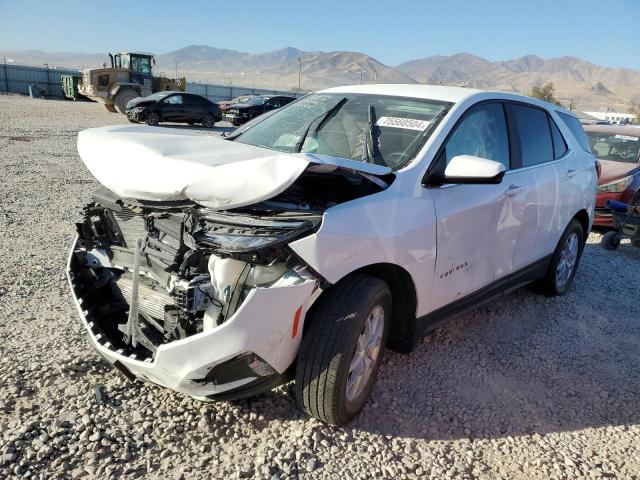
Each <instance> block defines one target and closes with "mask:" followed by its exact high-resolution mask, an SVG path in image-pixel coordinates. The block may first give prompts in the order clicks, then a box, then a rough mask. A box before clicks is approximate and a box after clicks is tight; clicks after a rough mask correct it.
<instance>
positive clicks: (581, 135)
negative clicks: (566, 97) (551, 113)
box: [556, 112, 591, 153]
mask: <svg viewBox="0 0 640 480" xmlns="http://www.w3.org/2000/svg"><path fill="white" fill-rule="evenodd" d="M556 113H557V114H558V116H559V117H560V120H562V123H564V124H565V125H566V126H567V128H568V129H569V130H571V133H572V134H573V136H574V137H576V140H577V141H578V143H579V144H580V147H582V149H583V150H584V151H585V152H589V153H591V146H590V145H589V139H588V138H587V134H586V133H585V131H584V128H582V124H581V123H580V120H578V119H577V118H576V117H574V116H573V115H567V114H566V113H562V112H556Z"/></svg>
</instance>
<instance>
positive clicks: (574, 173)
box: [567, 168, 578, 178]
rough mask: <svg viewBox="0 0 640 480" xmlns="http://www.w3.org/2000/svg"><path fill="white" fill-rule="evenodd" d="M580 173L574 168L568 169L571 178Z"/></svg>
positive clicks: (568, 175)
mask: <svg viewBox="0 0 640 480" xmlns="http://www.w3.org/2000/svg"><path fill="white" fill-rule="evenodd" d="M577 174H578V171H577V170H574V169H573V168H570V169H569V170H567V177H569V178H571V177H575V176H576V175H577Z"/></svg>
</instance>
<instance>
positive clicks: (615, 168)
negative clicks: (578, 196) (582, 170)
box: [584, 125, 640, 227]
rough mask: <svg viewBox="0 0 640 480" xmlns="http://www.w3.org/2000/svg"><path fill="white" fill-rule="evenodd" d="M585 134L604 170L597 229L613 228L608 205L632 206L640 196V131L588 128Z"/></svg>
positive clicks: (597, 200) (599, 191)
mask: <svg viewBox="0 0 640 480" xmlns="http://www.w3.org/2000/svg"><path fill="white" fill-rule="evenodd" d="M584 130H585V132H587V136H588V137H589V143H590V144H591V150H592V151H593V154H594V155H595V156H596V158H597V159H598V160H599V161H600V164H601V166H602V173H601V174H600V180H599V182H598V183H599V186H598V195H597V197H596V214H595V219H594V225H597V226H600V227H611V226H613V224H612V220H611V212H610V210H609V209H607V208H605V207H604V203H605V202H606V201H607V200H619V201H621V202H625V203H632V202H634V201H635V200H636V199H637V198H638V196H639V195H640V127H630V126H622V125H584Z"/></svg>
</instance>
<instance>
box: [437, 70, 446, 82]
mask: <svg viewBox="0 0 640 480" xmlns="http://www.w3.org/2000/svg"><path fill="white" fill-rule="evenodd" d="M444 77H445V73H444V72H440V82H438V83H439V85H442V80H443V79H444Z"/></svg>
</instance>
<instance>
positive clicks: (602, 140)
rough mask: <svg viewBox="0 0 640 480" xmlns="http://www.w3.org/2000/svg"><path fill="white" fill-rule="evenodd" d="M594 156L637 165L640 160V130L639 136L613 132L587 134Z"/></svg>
mask: <svg viewBox="0 0 640 480" xmlns="http://www.w3.org/2000/svg"><path fill="white" fill-rule="evenodd" d="M587 135H588V136H589V143H590V144H591V150H592V151H593V153H594V155H595V156H596V157H598V158H599V159H601V160H612V161H614V162H624V163H637V162H638V160H639V159H640V129H639V130H638V135H622V134H615V133H613V132H611V133H609V132H587Z"/></svg>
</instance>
